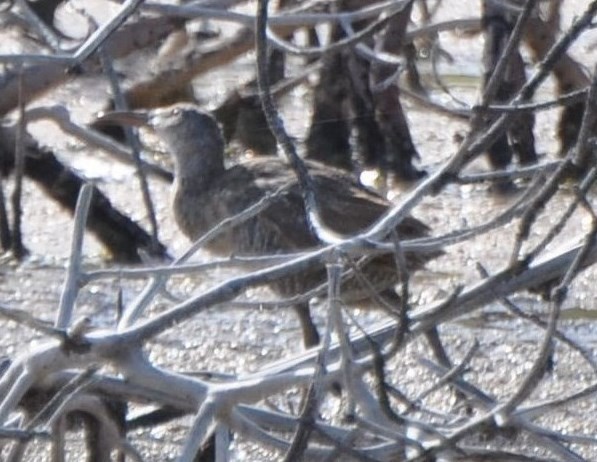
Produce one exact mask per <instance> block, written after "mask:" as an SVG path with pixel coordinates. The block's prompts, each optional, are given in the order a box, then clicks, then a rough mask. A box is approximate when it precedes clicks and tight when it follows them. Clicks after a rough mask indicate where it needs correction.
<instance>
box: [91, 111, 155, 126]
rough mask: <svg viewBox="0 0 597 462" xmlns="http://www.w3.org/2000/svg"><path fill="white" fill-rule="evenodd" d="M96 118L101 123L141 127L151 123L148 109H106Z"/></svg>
mask: <svg viewBox="0 0 597 462" xmlns="http://www.w3.org/2000/svg"><path fill="white" fill-rule="evenodd" d="M95 120H96V122H97V123H100V124H102V123H105V124H119V125H132V126H135V127H141V126H143V125H147V124H148V123H149V114H148V113H147V112H146V111H106V112H100V113H99V114H98V115H97V117H96V119H95Z"/></svg>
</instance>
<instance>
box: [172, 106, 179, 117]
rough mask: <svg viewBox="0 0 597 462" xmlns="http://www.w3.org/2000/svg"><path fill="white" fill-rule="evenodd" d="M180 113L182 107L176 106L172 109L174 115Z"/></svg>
mask: <svg viewBox="0 0 597 462" xmlns="http://www.w3.org/2000/svg"><path fill="white" fill-rule="evenodd" d="M179 114H180V109H179V108H177V107H175V108H174V109H172V115H173V116H178V115H179Z"/></svg>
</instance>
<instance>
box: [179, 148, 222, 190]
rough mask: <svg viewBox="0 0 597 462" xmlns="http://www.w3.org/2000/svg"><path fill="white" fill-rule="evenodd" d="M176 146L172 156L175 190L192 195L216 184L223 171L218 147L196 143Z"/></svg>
mask: <svg viewBox="0 0 597 462" xmlns="http://www.w3.org/2000/svg"><path fill="white" fill-rule="evenodd" d="M185 144H186V145H181V144H179V145H178V152H177V155H175V156H174V170H175V171H174V176H175V179H176V181H175V187H176V189H179V190H183V191H188V192H192V193H194V194H196V193H199V192H201V191H204V190H205V189H207V188H208V187H209V185H210V184H211V183H212V182H217V181H218V178H219V176H220V175H222V174H223V173H224V171H225V168H224V161H223V152H222V150H221V149H220V148H219V147H217V148H216V147H214V146H206V145H205V143H203V145H202V146H201V145H200V146H198V145H197V144H196V143H185Z"/></svg>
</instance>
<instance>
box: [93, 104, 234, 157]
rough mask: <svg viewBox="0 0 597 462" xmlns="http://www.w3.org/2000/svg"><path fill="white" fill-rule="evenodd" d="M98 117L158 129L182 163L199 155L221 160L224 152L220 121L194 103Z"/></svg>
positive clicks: (103, 119)
mask: <svg viewBox="0 0 597 462" xmlns="http://www.w3.org/2000/svg"><path fill="white" fill-rule="evenodd" d="M97 120H98V121H99V122H107V123H117V124H125V125H132V126H145V127H148V128H150V129H152V130H154V131H155V133H156V134H157V135H158V137H159V138H160V140H161V141H162V142H163V143H165V145H166V147H167V148H168V150H169V151H170V153H171V154H172V155H174V157H175V160H176V161H177V162H179V163H185V162H188V161H189V160H190V159H193V158H196V157H197V156H201V157H214V160H217V159H215V158H219V159H221V158H222V157H223V154H224V138H223V136H222V132H221V130H220V127H219V125H218V123H217V121H216V120H215V119H214V117H213V116H212V115H211V114H209V113H208V112H206V111H203V110H201V109H199V108H198V107H197V106H195V105H192V104H176V105H174V106H170V107H165V108H159V109H153V110H150V111H110V112H105V113H101V114H98V117H97ZM204 160H207V159H204ZM219 162H223V160H220V161H219Z"/></svg>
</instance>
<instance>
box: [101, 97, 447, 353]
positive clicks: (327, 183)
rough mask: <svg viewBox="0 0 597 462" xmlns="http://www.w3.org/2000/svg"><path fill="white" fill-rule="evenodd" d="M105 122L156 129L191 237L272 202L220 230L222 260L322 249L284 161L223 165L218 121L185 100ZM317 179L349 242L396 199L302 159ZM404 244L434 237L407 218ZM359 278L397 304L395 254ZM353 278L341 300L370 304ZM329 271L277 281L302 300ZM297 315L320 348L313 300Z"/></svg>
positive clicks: (415, 261) (307, 338) (330, 216)
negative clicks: (169, 159) (258, 204)
mask: <svg viewBox="0 0 597 462" xmlns="http://www.w3.org/2000/svg"><path fill="white" fill-rule="evenodd" d="M98 118H99V119H100V120H108V121H110V122H119V123H124V124H128V125H138V126H140V125H145V126H147V127H150V128H151V129H153V130H154V131H155V133H156V134H157V135H158V137H159V139H160V140H161V141H162V142H163V144H164V145H165V147H166V148H167V150H168V151H169V153H170V154H171V155H172V157H173V161H174V183H173V194H172V208H173V212H174V218H175V220H176V223H177V225H178V227H179V228H180V230H181V231H182V233H183V234H185V235H186V236H187V237H188V238H189V239H190V240H193V241H194V240H196V239H198V238H199V237H201V236H202V235H204V234H205V233H206V232H208V231H209V230H211V229H212V228H214V227H215V226H216V225H217V224H218V223H220V222H222V220H224V219H226V218H230V217H232V216H234V215H236V214H238V213H240V212H242V211H243V210H245V209H247V208H248V207H249V206H251V205H253V204H255V203H256V202H257V201H259V200H260V199H262V198H264V197H266V196H267V195H271V194H274V193H276V192H277V193H278V194H275V196H274V198H273V199H272V201H271V202H270V203H269V205H267V206H266V207H265V208H264V209H262V210H260V211H259V212H258V213H257V214H256V215H255V216H254V217H252V218H250V219H248V220H247V221H245V222H243V223H242V224H240V225H238V226H236V227H234V228H231V229H228V230H226V231H225V232H223V233H221V234H220V235H219V236H218V237H217V238H216V239H214V240H212V241H210V242H209V243H208V244H207V250H208V251H210V252H213V253H215V254H219V255H230V254H234V255H237V256H240V255H243V256H256V255H265V254H282V253H293V252H300V251H305V250H309V249H314V248H316V247H317V246H318V245H319V244H320V242H319V241H318V239H317V236H316V235H315V234H314V232H313V230H312V228H311V227H310V225H309V222H308V219H307V216H306V213H305V206H304V201H303V195H302V193H301V188H300V185H299V182H298V180H297V178H296V176H295V174H294V172H293V171H292V169H291V168H290V167H289V165H288V164H287V163H286V162H285V161H284V160H283V159H282V158H279V157H254V158H250V159H246V160H244V161H241V162H239V163H237V164H236V165H233V166H230V167H227V166H226V165H225V159H224V153H225V141H224V137H223V135H222V131H221V129H220V126H219V125H218V122H217V121H216V119H215V118H214V117H213V116H212V115H211V114H210V113H209V112H207V111H203V110H201V109H200V108H199V107H197V106H196V105H193V104H189V103H179V104H176V105H174V106H170V107H166V108H158V109H153V110H149V111H113V112H108V113H105V114H103V115H100V116H98ZM305 164H306V167H307V170H308V172H309V174H310V176H311V178H312V179H313V184H314V188H315V192H316V197H317V199H318V209H319V213H320V215H321V217H322V220H323V222H324V223H325V224H326V226H329V228H330V229H331V230H332V231H334V232H336V233H339V234H340V235H344V236H350V235H354V234H356V233H360V232H362V231H364V230H366V229H367V228H368V227H369V226H370V225H372V224H373V223H374V222H375V221H376V220H377V219H378V218H380V217H381V216H382V215H383V214H384V213H386V212H387V211H388V208H389V207H390V206H391V205H392V204H391V202H390V201H388V200H387V199H386V198H384V197H383V196H381V195H380V194H378V193H377V192H375V191H374V190H372V189H370V188H368V187H366V186H364V185H362V184H361V183H360V182H359V181H358V180H357V179H356V178H354V177H353V176H352V175H350V174H349V173H347V172H346V171H344V170H340V169H337V168H333V167H330V166H327V165H324V164H321V163H318V162H316V161H308V160H306V161H305ZM396 232H397V234H398V236H399V237H400V238H401V239H413V238H420V237H424V236H428V235H429V233H430V228H429V227H428V226H427V225H426V224H424V223H423V222H421V221H420V220H418V219H416V218H414V217H412V216H407V217H405V218H404V219H403V220H402V221H401V222H400V223H399V224H398V225H397V226H396ZM442 253H443V251H441V250H435V251H429V252H426V253H406V267H407V269H408V271H414V270H417V269H420V268H422V267H423V266H424V265H425V264H426V263H427V262H428V261H429V260H431V259H433V258H436V257H438V256H439V255H441V254H442ZM361 271H362V274H363V275H364V276H365V277H366V278H367V279H368V280H369V281H370V282H371V284H372V286H373V288H374V289H375V291H376V292H378V293H379V294H380V296H381V297H382V298H384V299H387V300H389V301H390V302H393V303H396V302H397V301H398V300H399V298H398V297H397V295H396V292H395V291H394V290H393V288H394V286H396V284H397V283H398V281H399V277H398V274H399V272H398V269H397V265H396V260H395V257H394V255H391V254H381V255H377V256H374V257H372V258H370V259H369V260H368V261H367V262H366V263H364V264H363V265H362V268H361ZM357 279H358V278H356V277H354V276H353V277H352V278H350V277H349V278H348V279H347V280H343V281H342V283H341V291H342V292H341V296H342V299H343V301H344V302H346V303H347V304H350V305H355V304H358V303H360V302H367V301H371V299H372V295H371V290H370V289H369V290H368V289H367V288H365V287H363V286H362V281H361V282H359V281H358V280H357ZM326 280H327V279H326V270H325V267H324V266H323V264H320V265H318V266H317V267H309V268H307V269H305V270H302V271H301V272H299V273H297V274H293V275H291V276H288V277H282V278H280V279H279V280H275V281H273V282H271V283H270V284H269V285H270V288H271V289H273V291H274V292H276V293H278V294H279V295H281V296H283V297H293V296H295V295H297V294H303V293H306V292H308V291H310V290H312V289H315V288H317V287H319V286H321V285H322V284H324V283H325V282H326ZM293 308H294V310H295V311H296V313H297V315H298V319H299V321H300V325H301V328H302V333H303V342H304V345H305V347H307V348H309V347H312V346H315V345H317V344H318V343H319V342H320V335H319V332H318V330H317V328H316V326H315V324H314V322H313V319H312V317H311V313H310V308H309V302H308V301H306V302H303V303H297V304H296V305H295V306H293Z"/></svg>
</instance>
